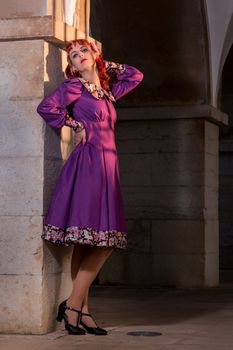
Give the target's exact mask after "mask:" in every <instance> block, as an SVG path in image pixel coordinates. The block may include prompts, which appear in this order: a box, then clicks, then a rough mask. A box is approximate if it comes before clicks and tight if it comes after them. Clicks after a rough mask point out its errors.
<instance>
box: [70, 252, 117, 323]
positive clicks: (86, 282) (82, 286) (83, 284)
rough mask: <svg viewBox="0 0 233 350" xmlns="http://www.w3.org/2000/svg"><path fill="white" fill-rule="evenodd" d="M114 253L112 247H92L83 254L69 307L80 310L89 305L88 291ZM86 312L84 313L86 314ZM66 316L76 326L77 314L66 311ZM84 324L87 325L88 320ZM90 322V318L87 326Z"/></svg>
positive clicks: (74, 280)
mask: <svg viewBox="0 0 233 350" xmlns="http://www.w3.org/2000/svg"><path fill="white" fill-rule="evenodd" d="M112 251H113V248H110V247H106V248H104V247H92V246H90V247H88V248H87V249H86V250H85V252H83V256H82V258H81V259H80V260H81V261H80V263H79V269H78V271H77V273H76V277H75V278H74V279H73V289H72V292H71V295H70V297H69V298H68V301H67V305H68V306H71V307H73V308H75V309H79V310H80V309H81V308H82V306H85V304H86V305H87V297H88V294H87V293H88V289H89V287H90V285H91V283H92V282H93V280H94V279H95V277H96V276H97V274H98V273H99V271H100V269H101V267H102V266H103V264H104V263H105V261H106V260H107V258H108V257H109V256H110V254H111V253H112ZM75 253H77V252H75ZM77 256H78V254H77ZM74 259H75V255H74ZM74 266H75V264H73V269H75V268H74ZM73 276H74V275H73ZM85 297H86V300H85ZM84 310H87V307H86V308H84ZM84 310H83V312H85V311H84ZM66 314H67V315H68V317H69V322H70V323H71V324H74V325H76V322H77V316H78V315H77V313H74V312H73V311H70V310H66ZM83 321H84V319H83ZM84 322H85V323H86V320H85V321H84ZM90 322H91V318H90V317H89V322H88V323H87V324H88V325H90ZM90 326H91V325H90ZM93 326H95V324H93Z"/></svg>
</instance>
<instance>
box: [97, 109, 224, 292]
mask: <svg viewBox="0 0 233 350" xmlns="http://www.w3.org/2000/svg"><path fill="white" fill-rule="evenodd" d="M118 117H119V119H120V123H119V124H118V128H117V147H118V150H119V159H120V169H121V174H122V177H121V179H122V186H123V191H124V198H125V205H126V216H127V223H128V228H129V238H128V250H127V252H124V254H123V255H122V253H119V254H114V255H112V256H111V257H110V259H109V262H108V264H107V265H105V266H104V267H103V269H102V271H101V274H100V283H103V284H105V283H110V284H114V283H116V284H117V283H122V284H125V285H144V286H175V287H213V286H217V285H218V283H219V238H218V225H219V222H218V187H219V185H218V181H219V180H218V174H219V170H218V161H219V154H218V152H219V150H218V145H219V141H218V137H219V136H218V133H219V125H223V124H225V123H226V122H227V116H226V115H225V114H223V113H222V112H220V111H217V110H215V109H214V108H212V107H210V106H192V107H191V106H190V107H181V106H179V107H162V108H159V107H157V108H156V107H154V108H121V109H119V110H118Z"/></svg>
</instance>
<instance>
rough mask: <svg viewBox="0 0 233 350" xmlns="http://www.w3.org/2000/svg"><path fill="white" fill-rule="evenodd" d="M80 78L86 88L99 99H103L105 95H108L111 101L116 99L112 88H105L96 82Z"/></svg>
mask: <svg viewBox="0 0 233 350" xmlns="http://www.w3.org/2000/svg"><path fill="white" fill-rule="evenodd" d="M78 79H79V80H80V81H81V83H82V84H83V85H84V86H85V88H86V89H87V90H88V91H89V92H90V93H91V94H92V95H93V96H94V97H95V98H97V99H98V100H101V99H102V98H103V97H104V95H106V96H107V97H108V98H109V99H110V100H111V101H114V102H115V101H116V100H115V98H114V96H113V94H112V92H111V91H110V90H105V89H104V88H103V87H99V86H97V85H96V84H95V83H91V82H90V81H88V80H86V79H84V78H81V77H80V78H78Z"/></svg>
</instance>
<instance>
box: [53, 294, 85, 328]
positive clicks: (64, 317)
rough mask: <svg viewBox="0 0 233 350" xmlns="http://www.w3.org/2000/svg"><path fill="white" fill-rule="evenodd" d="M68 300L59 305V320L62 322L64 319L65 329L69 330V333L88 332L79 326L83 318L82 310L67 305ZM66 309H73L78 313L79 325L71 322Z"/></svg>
mask: <svg viewBox="0 0 233 350" xmlns="http://www.w3.org/2000/svg"><path fill="white" fill-rule="evenodd" d="M66 301H67V300H64V301H63V302H62V303H61V304H60V305H59V307H58V314H57V321H58V322H61V321H62V320H64V323H65V329H66V330H67V331H68V333H69V334H74V335H83V334H86V332H85V330H84V329H82V328H80V327H79V326H78V325H79V321H80V318H81V313H82V312H81V310H76V309H73V308H72V307H69V306H67V305H66ZM65 310H72V311H75V312H77V313H78V320H77V326H74V325H72V324H70V323H69V321H68V317H67V315H66V313H65Z"/></svg>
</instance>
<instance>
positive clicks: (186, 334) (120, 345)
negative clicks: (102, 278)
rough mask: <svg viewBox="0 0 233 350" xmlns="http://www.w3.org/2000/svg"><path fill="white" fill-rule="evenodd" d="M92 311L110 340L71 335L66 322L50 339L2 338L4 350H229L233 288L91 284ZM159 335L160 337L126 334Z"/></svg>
mask: <svg viewBox="0 0 233 350" xmlns="http://www.w3.org/2000/svg"><path fill="white" fill-rule="evenodd" d="M90 311H91V312H92V313H93V315H94V316H95V318H96V320H97V322H98V324H99V325H100V326H102V327H105V328H106V329H107V330H108V331H109V334H108V335H107V336H99V337H97V336H95V335H88V334H86V335H83V336H72V335H68V334H67V333H66V331H65V330H64V328H63V323H62V324H60V323H59V324H58V325H57V330H56V331H55V332H52V333H48V334H46V335H41V336H40V335H7V334H4V335H3V334H2V335H0V348H1V349H6V350H21V349H22V350H25V349H28V350H29V349H30V350H53V349H54V350H55V349H56V350H60V349H62V350H63V349H64V348H65V349H66V350H73V349H81V346H82V345H83V349H84V350H89V349H90V350H92V349H93V350H99V349H101V350H105V349H106V350H108V349H109V350H110V349H111V350H114V349H117V350H119V349H121V350H125V349H140V350H146V349H155V350H202V349H203V350H208V349H211V350H219V349H221V350H230V349H232V348H233V284H231V283H224V284H221V286H220V287H217V288H213V289H203V290H194V289H188V290H187V289H173V288H155V289H145V288H137V289H136V288H123V287H113V286H111V287H98V286H92V288H91V292H90ZM137 331H139V332H140V331H144V332H158V333H162V334H161V335H157V336H146V335H140V336H135V335H129V334H128V332H137Z"/></svg>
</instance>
